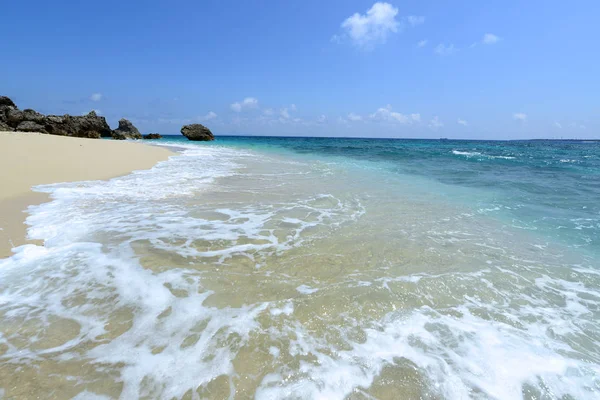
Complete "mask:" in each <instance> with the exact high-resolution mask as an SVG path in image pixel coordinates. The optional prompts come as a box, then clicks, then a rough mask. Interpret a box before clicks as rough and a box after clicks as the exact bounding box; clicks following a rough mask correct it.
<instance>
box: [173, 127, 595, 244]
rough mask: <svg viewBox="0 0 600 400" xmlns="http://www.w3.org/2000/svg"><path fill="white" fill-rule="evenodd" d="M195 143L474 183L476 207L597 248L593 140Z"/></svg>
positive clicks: (228, 139) (243, 139)
mask: <svg viewBox="0 0 600 400" xmlns="http://www.w3.org/2000/svg"><path fill="white" fill-rule="evenodd" d="M164 141H168V142H172V143H174V144H175V143H186V144H190V143H193V142H189V141H188V140H187V139H186V138H184V137H183V136H167V137H166V138H165V139H164ZM196 143H197V144H198V145H205V146H232V147H237V148H246V149H254V150H257V151H270V152H273V151H275V152H281V151H283V152H288V153H289V152H293V153H297V154H304V155H311V156H313V157H324V158H336V159H338V160H340V159H348V160H355V161H360V162H367V163H369V164H371V165H373V164H378V165H379V166H380V167H382V168H385V169H386V170H388V171H390V172H397V173H400V174H405V175H418V176H420V177H425V178H427V179H431V180H435V181H437V182H441V183H443V184H446V185H450V186H457V187H462V188H467V189H468V188H472V189H477V190H478V191H477V192H473V196H471V198H469V196H468V195H467V196H466V197H467V198H468V200H469V201H470V202H471V203H472V205H473V207H474V210H475V211H478V212H480V213H489V214H490V215H494V216H497V217H498V218H503V219H505V220H506V221H507V223H509V224H512V225H514V226H515V227H517V228H520V229H527V230H531V231H536V232H537V233H539V234H542V235H546V236H548V237H549V238H553V239H558V240H560V241H562V242H564V243H566V244H568V245H571V246H575V247H581V248H586V249H587V250H590V251H593V252H598V253H600V142H593V141H465V140H418V139H415V140H402V139H354V138H352V139H351V138H305V137H256V136H254V137H250V136H220V137H217V140H215V141H214V142H210V143H207V142H196ZM481 193H485V194H486V196H484V197H481V196H480V194H481Z"/></svg>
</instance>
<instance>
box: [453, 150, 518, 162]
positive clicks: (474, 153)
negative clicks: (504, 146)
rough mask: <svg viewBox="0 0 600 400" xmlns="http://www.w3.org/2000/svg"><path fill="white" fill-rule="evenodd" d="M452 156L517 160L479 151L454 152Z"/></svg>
mask: <svg viewBox="0 0 600 400" xmlns="http://www.w3.org/2000/svg"><path fill="white" fill-rule="evenodd" d="M452 154H455V155H457V156H466V157H467V158H471V157H478V158H489V159H504V160H514V159H515V158H516V157H513V156H493V155H490V154H484V153H481V152H479V151H460V150H452Z"/></svg>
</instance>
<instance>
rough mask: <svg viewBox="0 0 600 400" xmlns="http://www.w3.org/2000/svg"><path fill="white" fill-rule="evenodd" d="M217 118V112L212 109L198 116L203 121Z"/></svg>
mask: <svg viewBox="0 0 600 400" xmlns="http://www.w3.org/2000/svg"><path fill="white" fill-rule="evenodd" d="M215 118H217V114H215V113H214V112H212V111H209V112H208V114H206V115H203V116H201V117H198V119H199V120H201V121H210V120H211V119H215Z"/></svg>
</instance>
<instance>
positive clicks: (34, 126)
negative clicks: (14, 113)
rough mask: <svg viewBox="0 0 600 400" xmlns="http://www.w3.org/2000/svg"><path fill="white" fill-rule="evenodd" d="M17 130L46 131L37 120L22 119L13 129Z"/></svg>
mask: <svg viewBox="0 0 600 400" xmlns="http://www.w3.org/2000/svg"><path fill="white" fill-rule="evenodd" d="M15 130H16V131H17V132H39V133H48V131H46V129H45V128H44V125H40V124H38V123H37V122H33V121H23V122H21V123H20V124H19V125H17V128H16V129H15Z"/></svg>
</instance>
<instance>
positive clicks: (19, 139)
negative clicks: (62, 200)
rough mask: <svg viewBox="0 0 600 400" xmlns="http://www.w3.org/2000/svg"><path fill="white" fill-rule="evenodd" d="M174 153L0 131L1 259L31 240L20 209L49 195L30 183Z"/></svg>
mask: <svg viewBox="0 0 600 400" xmlns="http://www.w3.org/2000/svg"><path fill="white" fill-rule="evenodd" d="M173 154H174V153H172V152H171V151H169V150H167V149H165V148H161V147H155V146H149V145H145V144H142V143H132V142H121V141H109V140H98V139H83V138H71V137H64V136H54V135H43V134H38V133H20V132H0V258H4V257H8V256H10V255H11V254H12V251H11V249H12V248H13V247H16V246H20V245H22V244H25V243H30V242H29V241H27V239H26V229H27V226H26V225H25V218H26V217H27V214H26V212H25V211H26V209H27V207H28V206H30V205H33V204H40V203H42V202H44V201H46V200H47V198H48V197H47V195H46V194H44V193H36V192H34V191H32V190H31V187H32V186H35V185H41V184H49V183H58V182H75V181H85V180H102V179H109V178H113V177H116V176H121V175H125V174H128V173H130V172H131V171H134V170H140V169H148V168H151V167H152V166H154V165H155V164H156V163H157V162H159V161H163V160H166V159H167V158H168V157H169V156H170V155H173Z"/></svg>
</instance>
